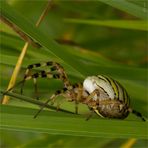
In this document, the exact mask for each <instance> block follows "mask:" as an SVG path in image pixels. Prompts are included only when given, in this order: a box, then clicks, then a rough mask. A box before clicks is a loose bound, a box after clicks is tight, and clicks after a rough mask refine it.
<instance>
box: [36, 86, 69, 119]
mask: <svg viewBox="0 0 148 148" xmlns="http://www.w3.org/2000/svg"><path fill="white" fill-rule="evenodd" d="M66 91H67V88H63V89H62V90H57V91H56V92H55V93H54V94H53V95H52V96H51V97H50V98H49V99H48V100H47V101H46V102H45V103H44V105H43V106H41V108H40V110H39V111H38V112H37V113H36V114H35V115H34V118H36V117H37V116H38V115H39V113H40V112H41V111H42V110H43V109H44V107H45V106H46V104H48V103H49V102H50V101H53V102H54V101H55V99H56V97H57V96H60V95H63V94H64V93H65V92H66ZM57 107H59V106H57ZM57 109H58V108H57Z"/></svg>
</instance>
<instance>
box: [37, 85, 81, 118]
mask: <svg viewBox="0 0 148 148" xmlns="http://www.w3.org/2000/svg"><path fill="white" fill-rule="evenodd" d="M82 93H83V89H82V84H81V83H78V84H77V83H76V84H74V85H69V86H68V87H64V88H63V89H61V90H57V91H56V92H55V93H54V94H53V95H52V96H51V97H50V98H49V99H48V100H47V101H46V102H45V103H44V105H43V106H41V108H40V110H39V111H38V112H37V113H36V115H35V116H34V117H35V118H36V117H37V115H38V114H39V113H40V112H41V111H42V110H43V108H44V107H45V105H46V104H48V103H49V102H53V103H52V104H54V102H55V100H56V97H57V96H64V97H65V98H66V100H67V101H69V102H73V101H75V113H76V114H78V103H79V99H81V96H82ZM59 107H60V104H58V105H57V110H58V109H59Z"/></svg>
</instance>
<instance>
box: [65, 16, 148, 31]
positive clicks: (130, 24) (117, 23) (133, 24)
mask: <svg viewBox="0 0 148 148" xmlns="http://www.w3.org/2000/svg"><path fill="white" fill-rule="evenodd" d="M65 21H66V22H68V23H79V24H86V25H96V26H105V27H113V28H121V29H136V30H141V31H148V27H147V24H148V22H147V21H133V20H130V21H129V20H105V21H99V20H82V19H69V18H68V19H65Z"/></svg>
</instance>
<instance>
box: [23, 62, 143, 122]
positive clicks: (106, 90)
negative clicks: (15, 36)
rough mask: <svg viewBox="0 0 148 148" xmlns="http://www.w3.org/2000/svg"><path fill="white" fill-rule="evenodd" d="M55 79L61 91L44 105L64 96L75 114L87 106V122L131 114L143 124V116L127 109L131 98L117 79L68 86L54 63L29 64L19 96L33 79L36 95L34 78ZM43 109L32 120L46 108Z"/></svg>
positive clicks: (93, 78)
mask: <svg viewBox="0 0 148 148" xmlns="http://www.w3.org/2000/svg"><path fill="white" fill-rule="evenodd" d="M42 66H49V67H50V72H49V71H45V70H43V71H40V72H37V73H33V74H32V69H33V68H36V67H42ZM39 77H40V78H54V79H59V80H61V81H63V84H64V86H63V88H62V89H61V90H57V91H56V92H55V93H54V94H53V95H52V96H51V97H50V98H49V99H48V100H47V101H46V102H45V103H44V104H45V105H46V104H48V103H49V102H50V101H51V102H53V103H54V102H55V100H56V97H57V96H60V95H62V96H64V97H65V98H66V100H67V101H70V102H75V113H76V114H77V113H78V104H79V103H82V104H85V105H87V106H88V108H89V109H90V114H89V116H88V117H87V120H88V119H89V118H90V117H91V116H92V114H93V113H96V114H97V115H98V116H100V117H103V118H116V119H124V118H126V117H127V116H128V115H129V113H133V114H135V115H136V116H138V117H140V118H141V119H142V120H143V121H146V120H145V119H144V117H143V116H142V114H141V113H140V112H138V111H136V110H134V109H132V108H131V107H130V98H129V95H128V93H127V91H126V90H125V88H124V87H123V86H122V85H121V84H120V83H119V82H117V81H116V80H114V79H112V78H110V77H107V76H103V75H97V76H89V77H87V78H86V79H85V80H84V82H83V83H76V84H71V83H70V81H69V79H68V77H67V74H66V72H65V70H64V68H63V67H62V66H61V65H60V64H59V63H56V62H52V61H49V62H46V63H37V64H32V65H29V66H28V67H27V70H26V72H25V76H24V79H23V80H22V81H21V84H22V86H21V93H22V92H23V87H24V83H25V81H27V80H30V79H33V82H34V86H35V93H37V78H39ZM45 105H44V106H42V107H41V109H40V110H39V111H38V113H37V114H36V115H35V117H36V116H37V115H38V114H39V113H40V112H41V110H42V109H43V108H44V107H45Z"/></svg>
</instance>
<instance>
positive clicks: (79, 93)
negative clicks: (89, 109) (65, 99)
mask: <svg viewBox="0 0 148 148" xmlns="http://www.w3.org/2000/svg"><path fill="white" fill-rule="evenodd" d="M72 89H73V92H74V93H76V94H77V95H76V98H75V113H76V114H78V105H79V102H80V101H81V97H82V94H83V85H82V83H77V84H74V85H72Z"/></svg>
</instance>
